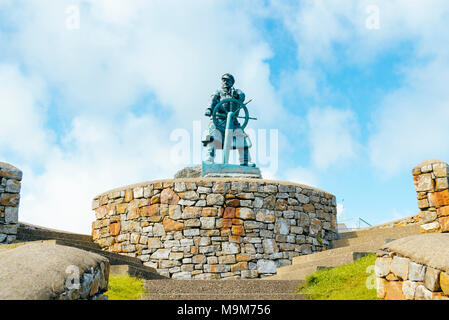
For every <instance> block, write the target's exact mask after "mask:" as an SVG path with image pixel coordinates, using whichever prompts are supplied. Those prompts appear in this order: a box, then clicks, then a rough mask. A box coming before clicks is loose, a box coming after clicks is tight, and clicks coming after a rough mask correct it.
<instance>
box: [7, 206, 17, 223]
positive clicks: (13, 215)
mask: <svg viewBox="0 0 449 320" xmlns="http://www.w3.org/2000/svg"><path fill="white" fill-rule="evenodd" d="M18 213H19V210H18V208H16V207H6V209H5V223H11V224H12V223H17V222H18V221H19V215H18Z"/></svg>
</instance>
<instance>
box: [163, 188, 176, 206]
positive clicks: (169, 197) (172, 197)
mask: <svg viewBox="0 0 449 320" xmlns="http://www.w3.org/2000/svg"><path fill="white" fill-rule="evenodd" d="M160 201H161V203H163V204H175V205H177V204H178V201H179V196H178V195H177V194H176V192H174V191H173V190H172V189H170V188H167V189H164V190H162V192H161V197H160Z"/></svg>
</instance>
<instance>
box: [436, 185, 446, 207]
mask: <svg viewBox="0 0 449 320" xmlns="http://www.w3.org/2000/svg"><path fill="white" fill-rule="evenodd" d="M434 198H435V207H437V208H439V207H444V206H449V190H448V189H446V190H443V191H438V192H435V193H434Z"/></svg>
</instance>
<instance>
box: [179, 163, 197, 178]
mask: <svg viewBox="0 0 449 320" xmlns="http://www.w3.org/2000/svg"><path fill="white" fill-rule="evenodd" d="M199 177H201V165H197V166H192V167H185V168H183V169H181V170H179V171H178V172H176V173H175V179H182V178H199Z"/></svg>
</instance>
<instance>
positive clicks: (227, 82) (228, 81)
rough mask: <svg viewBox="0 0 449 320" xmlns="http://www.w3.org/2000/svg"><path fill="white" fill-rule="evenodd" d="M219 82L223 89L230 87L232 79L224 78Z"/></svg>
mask: <svg viewBox="0 0 449 320" xmlns="http://www.w3.org/2000/svg"><path fill="white" fill-rule="evenodd" d="M221 82H222V84H223V87H225V88H230V87H232V79H230V78H227V77H225V78H223V79H221Z"/></svg>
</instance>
